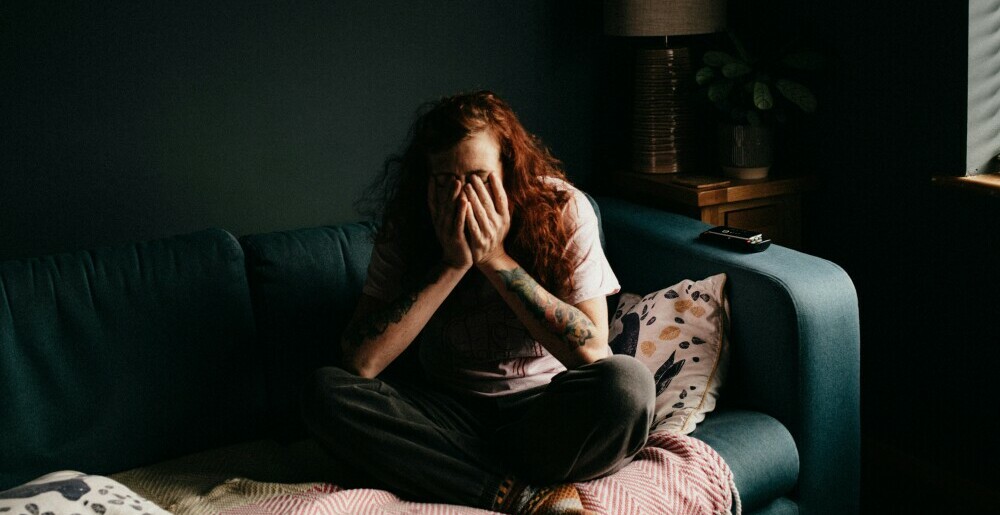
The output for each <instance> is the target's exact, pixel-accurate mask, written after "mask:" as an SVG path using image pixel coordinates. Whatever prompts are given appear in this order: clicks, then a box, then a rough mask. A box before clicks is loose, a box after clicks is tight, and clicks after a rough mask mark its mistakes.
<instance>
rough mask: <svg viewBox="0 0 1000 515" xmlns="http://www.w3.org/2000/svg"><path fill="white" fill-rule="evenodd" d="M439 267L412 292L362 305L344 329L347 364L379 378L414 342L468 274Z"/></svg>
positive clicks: (450, 268)
mask: <svg viewBox="0 0 1000 515" xmlns="http://www.w3.org/2000/svg"><path fill="white" fill-rule="evenodd" d="M466 271H467V270H466V269H457V268H452V267H447V266H443V265H442V266H438V267H435V268H434V269H432V270H431V271H430V272H429V273H428V275H427V277H426V280H425V281H424V282H423V283H422V284H421V285H419V286H418V287H417V288H415V289H414V290H413V291H411V292H409V293H405V294H403V295H400V296H399V298H397V299H396V300H395V301H393V302H390V303H388V304H386V305H383V306H364V305H362V306H359V309H358V311H357V312H356V313H355V315H354V318H353V319H352V320H351V322H350V323H349V324H348V326H347V328H346V329H344V335H343V337H342V339H341V349H342V350H343V352H344V364H345V366H346V367H347V368H350V369H352V370H351V371H352V372H354V373H356V374H358V375H360V376H363V377H375V376H377V375H378V374H379V373H381V372H382V370H384V369H385V367H387V366H389V364H390V363H392V361H393V360H395V359H396V358H397V357H399V355H400V354H402V353H403V351H405V350H406V348H407V347H409V346H410V344H411V343H413V340H414V339H416V337H417V335H418V334H420V331H421V330H423V328H424V326H425V325H427V321H428V320H430V318H431V316H432V315H433V314H434V312H435V311H437V309H438V307H440V306H441V303H443V302H444V300H445V299H446V298H447V297H448V295H449V294H450V293H451V291H452V290H453V289H455V286H456V285H457V284H458V282H459V281H460V280H461V279H462V277H463V276H464V275H465V273H466Z"/></svg>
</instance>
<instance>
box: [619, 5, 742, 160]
mask: <svg viewBox="0 0 1000 515" xmlns="http://www.w3.org/2000/svg"><path fill="white" fill-rule="evenodd" d="M725 27H726V0H604V33H605V34H608V35H611V36H629V37H657V38H661V40H660V41H658V42H657V44H656V45H655V48H637V49H636V50H635V61H634V74H635V82H634V86H633V88H634V89H633V93H634V95H633V97H632V131H631V132H632V134H631V140H632V141H631V146H632V148H631V157H632V159H631V161H632V164H631V167H632V170H633V171H635V172H641V173H677V172H681V171H689V172H694V173H697V172H698V170H697V156H698V155H699V152H698V147H697V145H698V144H699V142H698V141H697V139H696V138H697V136H698V134H697V133H696V131H695V129H696V127H697V120H695V119H694V116H695V110H694V103H693V101H692V98H691V94H692V92H693V91H694V88H695V86H696V84H695V82H694V73H693V71H692V70H693V69H694V67H693V66H692V63H691V59H692V58H691V51H690V49H689V48H686V47H681V46H671V45H670V41H669V39H670V37H671V36H685V35H693V34H708V33H712V32H719V31H722V30H724V29H725Z"/></svg>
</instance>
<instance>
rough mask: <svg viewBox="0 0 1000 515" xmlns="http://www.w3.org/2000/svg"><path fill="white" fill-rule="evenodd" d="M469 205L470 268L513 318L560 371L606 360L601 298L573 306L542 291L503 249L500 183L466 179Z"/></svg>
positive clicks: (504, 205)
mask: <svg viewBox="0 0 1000 515" xmlns="http://www.w3.org/2000/svg"><path fill="white" fill-rule="evenodd" d="M461 197H462V199H463V200H464V201H466V202H468V204H469V210H468V213H467V214H468V218H467V219H466V221H465V228H466V232H467V236H466V239H467V241H468V242H469V249H470V251H471V252H472V261H473V262H474V263H475V266H476V267H477V268H478V269H479V270H480V271H481V272H483V274H485V275H486V277H487V278H488V279H489V280H490V282H491V283H492V284H493V286H494V287H495V288H496V289H497V291H498V292H500V296H501V297H503V299H504V300H505V301H506V302H507V304H508V305H509V306H510V307H511V309H513V310H514V313H515V314H517V318H518V319H519V320H520V321H521V323H523V324H524V326H525V327H526V328H527V329H528V332H529V333H531V336H532V337H533V338H534V339H535V340H536V341H538V342H539V343H541V344H542V345H543V346H544V347H545V348H546V349H547V350H548V351H549V352H551V353H552V355H553V356H555V357H556V359H558V360H559V361H561V362H562V364H563V365H566V368H576V367H578V366H580V365H585V364H587V363H593V362H594V361H597V360H599V359H601V358H605V357H607V356H608V305H607V303H606V302H607V301H606V300H605V299H604V297H595V298H593V299H588V300H585V301H583V302H580V303H579V304H577V305H575V306H573V305H570V304H567V303H565V302H563V301H562V300H560V299H559V298H558V297H556V296H555V295H553V294H552V293H549V292H548V291H547V290H546V289H545V288H542V286H541V285H540V284H538V282H537V281H535V279H534V278H532V277H531V276H530V275H528V273H527V272H525V270H524V269H523V268H521V266H520V265H518V264H517V262H516V261H514V259H513V258H511V257H510V256H509V255H508V254H507V252H506V251H505V250H504V246H503V242H504V239H505V238H506V237H507V233H508V231H509V230H510V217H511V215H510V207H509V204H508V201H507V194H506V192H505V191H504V190H503V186H502V185H501V181H500V180H492V178H491V180H490V181H489V186H488V187H487V185H486V184H485V183H484V182H483V181H481V180H480V179H479V177H472V179H471V180H470V181H469V184H467V185H466V186H465V187H464V188H463V191H462V195H461Z"/></svg>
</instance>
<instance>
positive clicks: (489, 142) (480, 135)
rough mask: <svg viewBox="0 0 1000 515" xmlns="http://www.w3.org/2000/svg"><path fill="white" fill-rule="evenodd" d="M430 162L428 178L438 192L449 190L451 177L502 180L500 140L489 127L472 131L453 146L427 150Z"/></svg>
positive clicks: (484, 181) (487, 180) (486, 181)
mask: <svg viewBox="0 0 1000 515" xmlns="http://www.w3.org/2000/svg"><path fill="white" fill-rule="evenodd" d="M430 165H431V180H432V181H434V184H435V186H434V187H435V188H437V189H438V191H439V192H440V191H451V189H452V187H453V185H454V181H455V180H458V181H461V182H462V183H463V184H464V183H466V182H468V181H469V180H471V179H472V176H473V175H476V176H478V177H479V179H480V180H482V181H483V183H485V184H489V182H490V181H500V184H503V164H502V163H501V162H500V144H499V143H498V142H497V139H496V138H495V137H494V136H493V135H492V134H490V132H489V131H478V132H474V133H472V134H471V135H469V137H467V138H465V139H463V140H462V141H459V142H458V144H456V145H455V146H454V147H452V148H450V149H448V150H445V151H444V152H441V153H438V154H431V156H430ZM439 198H440V197H439Z"/></svg>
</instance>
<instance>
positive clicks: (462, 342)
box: [430, 279, 544, 368]
mask: <svg viewBox="0 0 1000 515" xmlns="http://www.w3.org/2000/svg"><path fill="white" fill-rule="evenodd" d="M430 326H431V327H432V332H431V334H432V335H433V336H434V337H435V338H434V339H435V340H436V341H437V342H438V345H441V346H442V349H441V350H443V351H444V352H445V354H446V355H449V356H451V361H452V365H453V366H456V367H459V368H461V367H462V366H463V365H468V364H473V363H488V362H497V361H513V360H517V359H518V358H538V357H541V356H543V355H544V351H543V349H542V346H541V345H540V344H538V343H537V342H535V341H534V339H533V338H532V337H531V334H530V333H528V331H527V329H525V327H524V325H523V324H522V323H521V321H520V320H518V319H517V315H515V314H514V312H513V311H512V310H511V309H510V307H509V306H508V305H507V303H506V302H504V300H503V298H502V297H500V296H499V295H497V294H496V292H495V291H494V289H493V286H492V285H491V284H490V283H489V282H487V281H486V280H485V279H483V280H481V281H479V280H473V281H469V282H468V283H467V284H463V285H461V286H460V287H459V288H456V289H455V291H454V292H453V293H452V296H450V297H449V298H448V300H447V301H446V302H445V303H444V305H442V309H440V310H439V311H438V313H436V314H435V315H434V317H433V318H432V320H431V324H430ZM515 368H521V367H515Z"/></svg>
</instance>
